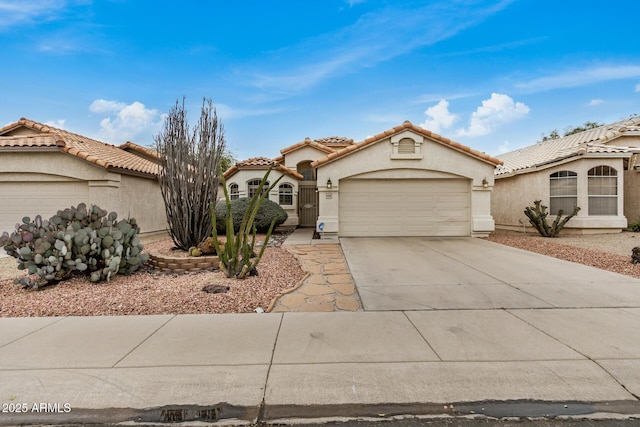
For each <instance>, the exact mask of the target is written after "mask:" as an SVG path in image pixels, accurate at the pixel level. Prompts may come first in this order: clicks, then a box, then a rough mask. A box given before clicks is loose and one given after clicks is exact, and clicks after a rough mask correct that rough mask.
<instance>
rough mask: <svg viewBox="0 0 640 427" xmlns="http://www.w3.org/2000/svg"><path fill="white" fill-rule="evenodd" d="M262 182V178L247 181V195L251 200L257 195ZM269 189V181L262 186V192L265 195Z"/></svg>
mask: <svg viewBox="0 0 640 427" xmlns="http://www.w3.org/2000/svg"><path fill="white" fill-rule="evenodd" d="M261 181H262V180H261V179H260V178H254V179H250V180H249V181H247V195H248V197H249V198H252V197H253V196H254V195H255V194H256V191H257V190H258V187H259V186H260V182H261ZM268 189H269V181H267V182H265V183H264V185H263V186H262V192H263V193H264V192H265V191H267V190H268Z"/></svg>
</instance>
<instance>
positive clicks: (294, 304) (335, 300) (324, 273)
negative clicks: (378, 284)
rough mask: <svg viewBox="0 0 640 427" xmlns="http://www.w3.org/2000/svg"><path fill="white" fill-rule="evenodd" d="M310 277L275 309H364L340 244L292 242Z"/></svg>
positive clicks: (292, 251)
mask: <svg viewBox="0 0 640 427" xmlns="http://www.w3.org/2000/svg"><path fill="white" fill-rule="evenodd" d="M286 249H287V250H288V251H289V252H291V253H293V254H294V255H295V256H296V257H297V258H298V259H299V260H300V262H301V263H302V268H303V269H304V270H305V271H307V272H308V273H309V276H308V277H307V278H306V279H305V280H304V281H303V282H302V285H300V286H299V287H298V288H296V289H294V290H292V291H290V292H289V293H287V294H285V295H283V296H282V297H280V299H278V301H277V302H276V304H275V305H274V307H273V310H272V312H276V313H282V312H287V311H298V312H301V311H305V312H318V311H360V310H362V305H361V304H360V297H359V296H358V292H357V291H356V286H355V284H354V282H353V277H351V272H350V271H349V267H348V266H347V263H346V261H345V259H344V254H343V253H342V249H341V248H340V245H334V244H322V245H289V246H286Z"/></svg>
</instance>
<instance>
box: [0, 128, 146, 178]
mask: <svg viewBox="0 0 640 427" xmlns="http://www.w3.org/2000/svg"><path fill="white" fill-rule="evenodd" d="M22 127H24V128H27V129H31V130H33V131H35V132H38V133H34V134H16V135H8V136H4V134H7V133H10V132H11V131H14V130H16V129H19V128H22ZM128 144H129V146H128V147H129V148H133V146H134V145H135V144H133V143H128ZM124 145H126V144H124ZM135 146H136V147H138V148H137V149H136V150H138V151H140V150H147V149H145V148H144V147H140V146H137V145H135ZM4 147H12V148H15V147H57V148H58V149H59V150H60V151H62V152H64V153H68V154H70V155H73V156H76V157H79V158H81V159H83V160H86V161H87V162H90V163H93V164H96V165H98V166H101V167H103V168H105V169H120V170H123V171H128V172H136V173H141V174H145V175H157V173H158V164H157V163H155V162H153V161H151V160H148V159H145V158H143V157H141V156H138V155H136V154H133V153H130V152H129V151H126V150H124V149H123V148H121V147H116V146H114V145H111V144H105V143H104V142H100V141H97V140H95V139H92V138H88V137H86V136H82V135H78V134H75V133H72V132H69V131H66V130H63V129H58V128H55V127H53V126H48V125H44V124H42V123H38V122H34V121H33V120H28V119H25V118H21V119H20V120H18V121H17V122H15V123H11V124H9V125H7V126H5V127H3V128H1V129H0V150H2V148H4Z"/></svg>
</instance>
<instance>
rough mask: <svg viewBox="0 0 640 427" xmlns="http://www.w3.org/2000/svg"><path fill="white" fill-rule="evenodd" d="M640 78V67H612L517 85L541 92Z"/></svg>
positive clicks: (583, 70) (560, 75)
mask: <svg viewBox="0 0 640 427" xmlns="http://www.w3.org/2000/svg"><path fill="white" fill-rule="evenodd" d="M639 76H640V65H612V66H600V67H593V68H581V69H578V70H569V71H565V72H562V73H559V74H556V75H553V76H547V77H541V78H538V79H534V80H531V81H529V82H525V83H520V84H518V85H517V87H519V88H520V89H523V90H526V91H530V92H540V91H545V90H551V89H560V88H569V87H579V86H586V85H589V84H593V83H598V82H605V81H610V80H621V79H630V78H634V77H639Z"/></svg>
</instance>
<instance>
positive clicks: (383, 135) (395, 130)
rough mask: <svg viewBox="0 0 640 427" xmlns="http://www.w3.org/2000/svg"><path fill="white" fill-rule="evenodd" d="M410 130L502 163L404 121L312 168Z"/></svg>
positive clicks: (494, 162) (476, 155) (314, 164)
mask: <svg viewBox="0 0 640 427" xmlns="http://www.w3.org/2000/svg"><path fill="white" fill-rule="evenodd" d="M407 129H409V130H412V131H413V132H415V133H418V134H420V135H423V136H425V137H427V138H429V139H431V140H434V141H436V142H438V143H440V144H443V145H446V146H448V147H451V148H453V149H455V150H457V151H461V152H464V153H466V154H468V155H470V156H473V157H476V158H478V159H480V160H483V161H485V162H488V163H492V164H494V165H501V164H502V161H501V160H499V159H497V158H495V157H492V156H490V155H488V154H486V153H482V152H480V151H477V150H474V149H473V148H470V147H467V146H466V145H462V144H460V143H458V142H455V141H452V140H450V139H449V138H445V137H443V136H440V135H438V134H437V133H433V132H431V131H429V130H426V129H423V128H421V127H419V126H416V125H414V124H412V123H411V122H410V121H408V120H407V121H405V122H404V123H402V124H401V125H399V126H396V127H394V128H392V129H389V130H386V131H384V132H382V133H379V134H377V135H374V136H372V137H370V138H367V139H365V140H364V141H360V142H358V143H355V144H351V145H348V146H346V147H344V148H341V149H339V150H338V151H336V152H334V153H330V154H328V155H327V156H325V157H322V158H321V159H318V160H316V161H315V162H313V163H311V166H312V167H314V168H315V167H318V166H322V165H324V164H327V163H329V162H332V161H333V160H336V159H339V158H342V157H344V156H346V155H348V154H351V153H353V152H355V151H359V150H362V149H363V148H366V147H368V146H369V145H372V144H375V143H376V142H378V141H381V140H383V139H385V138H388V137H390V136H391V135H394V134H396V133H399V132H402V131H404V130H407Z"/></svg>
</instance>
